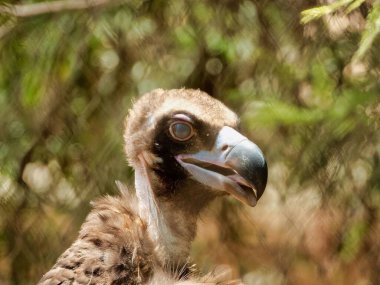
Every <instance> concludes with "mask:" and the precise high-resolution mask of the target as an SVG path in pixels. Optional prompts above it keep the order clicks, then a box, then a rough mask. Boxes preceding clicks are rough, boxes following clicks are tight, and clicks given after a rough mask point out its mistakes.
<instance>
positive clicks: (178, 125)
mask: <svg viewBox="0 0 380 285" xmlns="http://www.w3.org/2000/svg"><path fill="white" fill-rule="evenodd" d="M169 132H170V134H171V136H172V137H173V138H174V139H176V140H178V141H187V140H189V139H190V138H191V137H192V136H193V135H194V130H193V126H192V125H191V124H190V123H188V122H184V121H176V122H174V123H172V124H171V125H170V127H169Z"/></svg>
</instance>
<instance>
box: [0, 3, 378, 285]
mask: <svg viewBox="0 0 380 285" xmlns="http://www.w3.org/2000/svg"><path fill="white" fill-rule="evenodd" d="M379 32H380V3H379V1H378V0H375V1H364V0H339V1H325V0H322V1H320V0H312V1H300V0H279V1H269V0H223V1H212V0H202V1H201V0H194V1H185V0H176V1H162V0H145V1H140V0H139V1H137V0H123V1H117V0H114V1H112V0H93V1H86V0H62V1H46V2H37V1H28V0H22V1H0V114H1V117H0V284H4V285H10V284H12V285H13V284H35V283H36V282H37V281H38V280H39V278H40V277H41V276H42V274H43V273H44V272H46V271H47V270H48V269H49V268H50V267H51V266H52V265H53V263H54V261H55V260H56V258H57V257H58V256H59V255H60V254H61V253H62V252H63V250H64V249H65V248H67V247H68V246H69V245H70V244H71V242H72V241H73V240H74V239H75V238H76V235H77V232H78V229H79V227H80V225H81V223H82V222H83V220H84V218H85V217H86V215H87V213H88V212H89V211H90V205H89V202H90V201H91V200H93V199H95V198H96V197H99V196H101V195H105V194H117V189H116V186H115V183H114V181H115V180H121V181H123V182H124V183H126V184H129V185H131V184H132V183H133V171H132V169H131V168H130V167H129V166H128V165H127V163H126V159H125V157H124V154H123V141H122V132H123V120H124V117H125V115H126V112H127V110H128V108H129V106H130V105H131V104H132V102H133V98H136V97H137V96H139V95H140V94H143V93H144V92H146V91H149V90H151V89H154V88H158V87H160V88H180V87H188V88H200V89H201V90H204V91H206V92H208V93H209V94H211V95H212V96H214V97H216V98H218V99H220V100H222V101H223V102H224V103H225V104H227V105H228V106H229V107H231V108H232V109H233V110H235V111H236V112H237V113H238V114H240V115H241V118H242V127H243V130H244V132H245V133H246V134H247V135H248V136H249V137H250V138H251V139H253V140H254V141H256V142H257V144H258V145H260V146H261V148H262V149H263V151H264V153H265V154H266V157H267V159H268V163H269V185H268V188H267V191H266V193H265V194H264V196H263V198H262V200H260V202H259V205H258V206H257V207H255V208H249V207H246V206H243V205H242V204H241V203H239V202H237V201H235V200H233V199H221V200H219V201H216V202H215V203H214V204H213V205H212V206H211V208H210V209H209V210H207V211H206V213H204V215H203V216H202V220H201V221H200V224H199V234H198V237H197V239H196V241H195V243H194V246H193V251H192V258H193V260H194V261H195V262H196V263H197V264H198V265H199V267H200V268H201V269H202V270H204V271H207V270H209V269H211V268H213V266H215V265H218V264H228V265H229V266H231V268H232V269H233V272H234V274H235V276H240V277H241V278H242V279H243V280H244V282H245V283H246V284H248V285H249V284H254V285H277V284H292V285H293V284H294V285H298V284H300V285H301V284H302V285H304V284H308V285H312V284H337V285H339V284H342V285H343V284H355V285H370V284H371V285H376V284H380V140H379V138H380V130H379V129H380V120H379V118H380V97H379V96H380V39H379V37H378V36H377V35H378V33H379Z"/></svg>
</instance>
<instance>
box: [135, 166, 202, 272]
mask: <svg viewBox="0 0 380 285" xmlns="http://www.w3.org/2000/svg"><path fill="white" fill-rule="evenodd" d="M191 184H192V186H193V187H194V183H191V182H190V183H189V184H187V185H182V186H181V187H179V186H178V188H181V189H172V190H171V191H172V192H173V193H174V194H173V195H171V196H170V197H168V196H162V197H161V196H160V197H157V196H156V195H155V193H162V191H165V189H157V188H160V187H161V188H162V187H163V186H162V185H161V184H160V182H159V181H158V179H157V177H155V174H154V173H153V172H152V171H151V170H149V169H148V168H147V167H144V166H143V167H136V168H135V187H136V195H137V198H138V201H139V205H138V208H139V215H140V217H141V218H142V219H144V220H145V221H146V223H147V230H148V234H149V237H150V238H151V240H152V241H153V243H154V245H155V254H156V256H157V258H158V261H159V262H160V263H161V265H162V266H165V267H169V268H181V266H185V264H186V263H187V262H188V256H189V252H190V246H191V242H192V241H193V239H194V237H195V234H196V227H197V225H196V224H197V218H198V214H199V212H200V211H201V209H202V208H203V207H204V205H205V204H206V202H204V201H203V203H197V201H194V197H193V195H191V194H190V195H186V193H190V192H189V191H186V190H188V189H187V188H190V189H191V188H192V187H191ZM187 186H188V187H187ZM184 188H185V189H184ZM176 190H178V191H176ZM176 193H177V194H176ZM179 194H180V195H179ZM183 194H185V195H183ZM186 196H187V197H186ZM192 198H193V199H192ZM203 204H204V205H203Z"/></svg>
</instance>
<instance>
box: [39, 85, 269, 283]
mask: <svg viewBox="0 0 380 285" xmlns="http://www.w3.org/2000/svg"><path fill="white" fill-rule="evenodd" d="M238 124H239V119H238V117H237V115H236V114H235V113H234V112H232V111H231V110H230V109H228V108H227V107H226V106H225V105H224V104H223V103H221V102H220V101H218V100H216V99H215V98H213V97H211V96H209V95H208V94H206V93H204V92H202V91H200V90H192V89H175V90H162V89H157V90H153V91H151V92H149V93H147V94H145V95H143V96H141V97H140V98H139V99H138V100H137V101H136V102H135V103H134V104H133V106H132V107H131V109H130V110H129V113H128V115H127V118H126V123H125V132H124V140H125V153H126V156H127V160H128V162H129V164H130V165H131V166H132V167H133V168H134V171H135V193H133V194H131V193H130V191H129V190H128V189H127V188H126V186H124V185H122V184H121V183H118V185H119V188H120V190H121V191H120V192H121V193H120V195H119V196H117V197H110V196H107V197H103V198H100V199H99V200H97V201H95V202H94V203H93V210H92V211H91V212H90V213H89V215H88V216H87V218H86V220H85V222H84V223H83V225H82V227H81V229H80V232H79V237H78V238H77V239H76V240H75V241H74V243H73V244H72V245H71V246H70V248H68V249H67V250H66V251H65V252H64V253H63V254H62V255H61V256H60V257H59V258H58V260H57V262H56V264H55V265H54V266H53V267H52V268H51V270H50V271H48V272H47V273H46V274H45V275H44V276H43V277H42V279H41V280H40V281H39V283H38V284H39V285H69V284H83V285H84V284H86V285H95V284H104V285H122V284H128V285H135V284H136V285H137V284H150V285H153V284H232V283H223V282H221V280H219V279H218V278H219V277H218V276H216V275H215V274H209V275H206V276H203V277H200V276H199V274H198V277H197V276H196V275H197V274H194V273H193V271H194V270H193V266H190V265H189V251H190V245H191V242H192V240H193V239H194V237H195V234H196V224H197V219H198V217H199V215H200V213H201V212H202V210H203V209H204V208H205V207H206V206H207V205H208V204H209V203H210V202H211V201H212V200H213V199H215V198H216V197H219V196H225V195H230V196H232V197H234V198H235V199H237V200H239V201H241V202H242V203H244V204H247V205H249V206H255V205H256V203H257V201H258V199H259V198H260V197H261V195H262V194H263V192H264V189H265V186H266V183H267V164H266V161H265V158H264V156H263V153H262V151H261V150H260V149H259V147H258V146H257V145H256V144H255V143H253V142H251V141H250V140H249V139H248V138H246V137H245V136H244V135H242V134H240V133H239V131H238V130H237V128H238ZM234 284H235V283H234Z"/></svg>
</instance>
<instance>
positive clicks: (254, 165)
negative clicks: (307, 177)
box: [176, 127, 268, 207]
mask: <svg viewBox="0 0 380 285" xmlns="http://www.w3.org/2000/svg"><path fill="white" fill-rule="evenodd" d="M176 159H177V161H178V162H179V163H180V164H181V166H182V167H184V168H185V169H186V170H187V171H188V172H189V173H190V174H191V175H192V177H193V178H194V179H195V180H197V181H198V182H200V183H202V184H205V185H207V186H209V187H211V188H213V189H215V190H220V191H225V192H227V193H229V194H231V195H232V196H234V197H235V198H236V199H238V200H240V201H241V202H243V203H245V204H247V205H249V206H252V207H253V206H255V205H256V203H257V201H258V200H259V199H260V197H261V195H262V194H263V193H264V190H265V186H266V184H267V178H268V168H267V163H266V161H265V158H264V155H263V153H262V152H261V150H260V149H259V147H258V146H257V145H256V144H254V143H253V142H251V141H250V140H248V139H247V138H246V137H244V136H243V135H241V134H240V133H239V132H237V131H236V130H234V129H233V128H230V127H223V128H222V129H221V130H220V131H219V134H218V135H217V138H216V140H215V144H214V147H213V148H212V149H211V150H210V151H200V152H197V153H194V154H181V155H178V156H176Z"/></svg>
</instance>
